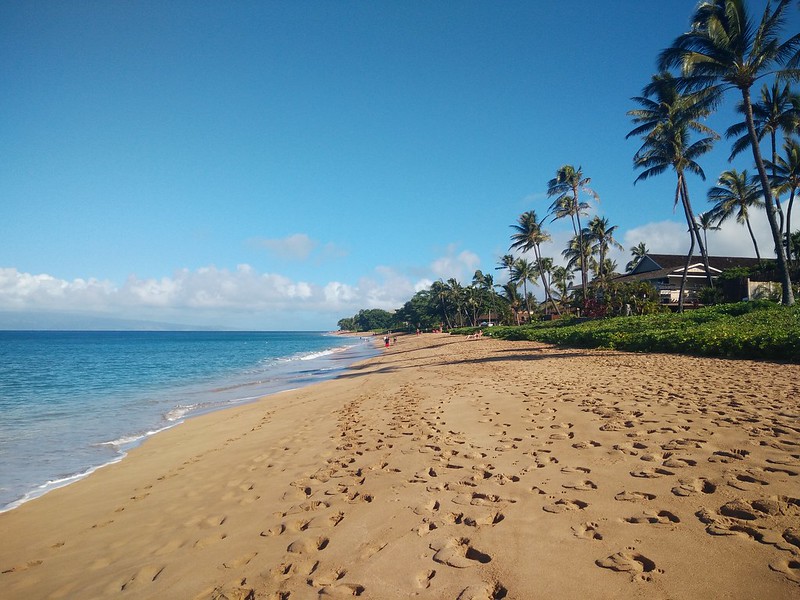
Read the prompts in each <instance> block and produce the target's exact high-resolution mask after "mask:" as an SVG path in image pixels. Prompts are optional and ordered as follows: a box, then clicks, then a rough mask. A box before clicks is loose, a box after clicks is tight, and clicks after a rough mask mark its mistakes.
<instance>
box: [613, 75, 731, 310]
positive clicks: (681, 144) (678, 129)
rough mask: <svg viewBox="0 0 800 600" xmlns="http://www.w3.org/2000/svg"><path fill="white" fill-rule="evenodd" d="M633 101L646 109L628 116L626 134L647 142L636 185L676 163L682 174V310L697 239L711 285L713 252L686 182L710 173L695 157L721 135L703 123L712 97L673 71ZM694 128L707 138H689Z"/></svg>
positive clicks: (678, 193) (638, 159)
mask: <svg viewBox="0 0 800 600" xmlns="http://www.w3.org/2000/svg"><path fill="white" fill-rule="evenodd" d="M650 96H652V98H651V97H650ZM634 101H636V102H637V103H638V104H639V105H640V106H641V108H639V109H635V110H631V111H628V115H629V116H631V117H632V119H633V122H634V123H635V124H636V127H635V128H634V129H633V130H632V131H631V132H630V133H628V135H627V136H626V137H631V136H632V135H642V137H643V143H642V146H641V147H640V148H639V150H638V151H637V152H636V154H635V155H634V157H633V163H634V166H635V167H637V168H640V169H642V171H641V172H640V173H639V175H638V176H637V177H636V179H635V181H634V184H635V183H638V182H639V181H641V180H644V179H648V178H650V177H652V176H654V175H660V174H661V173H663V172H664V171H666V170H667V169H669V168H672V170H673V171H674V172H675V174H676V175H677V178H678V182H677V187H676V189H675V204H676V205H677V204H678V202H681V204H682V206H683V212H684V216H685V217H686V224H687V226H688V228H689V242H690V243H689V251H688V252H687V255H686V267H685V268H684V275H683V278H682V279H681V289H680V295H679V299H678V309H679V310H683V291H684V289H685V287H686V275H687V273H688V270H689V265H690V264H691V259H692V254H693V252H694V246H695V242H696V243H697V245H698V246H699V247H700V253H701V254H702V256H703V260H704V263H705V270H706V277H707V279H708V282H709V286H711V285H712V282H711V270H710V268H709V265H708V252H707V251H706V248H705V245H704V244H703V240H702V239H701V237H700V232H699V227H698V225H697V222H696V221H695V218H694V211H693V209H692V204H691V201H690V199H689V187H688V185H687V184H686V173H687V172H689V173H694V174H695V175H697V176H699V177H700V178H701V179H705V173H704V172H703V169H702V168H701V167H700V165H699V164H698V163H697V160H696V159H697V158H699V157H700V156H702V155H703V154H705V153H706V152H708V151H709V150H710V149H711V147H712V146H713V144H714V141H715V140H716V139H717V138H718V137H719V136H718V135H717V134H716V133H715V132H714V131H713V130H711V129H710V128H708V127H707V126H706V125H704V124H703V123H701V122H700V119H702V118H704V117H705V116H707V115H708V114H709V111H710V109H709V106H708V102H709V96H708V95H707V94H688V95H685V94H681V93H680V92H679V91H678V88H677V85H676V80H675V78H674V77H673V76H672V75H671V74H670V73H668V72H664V73H660V74H658V75H654V76H653V78H652V81H651V83H650V84H649V85H648V86H646V87H645V88H644V90H643V95H642V96H639V97H636V98H634ZM693 131H694V132H698V133H701V134H703V135H705V137H703V138H701V139H699V140H697V141H696V142H693V143H690V137H691V132H693Z"/></svg>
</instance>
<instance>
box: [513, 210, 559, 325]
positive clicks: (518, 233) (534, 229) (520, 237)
mask: <svg viewBox="0 0 800 600" xmlns="http://www.w3.org/2000/svg"><path fill="white" fill-rule="evenodd" d="M542 223H543V220H542V221H540V220H539V218H538V217H537V216H536V211H533V210H529V211H528V212H525V213H522V214H521V215H520V216H519V219H518V220H517V222H516V223H515V224H514V225H512V226H511V228H512V229H513V230H514V233H513V234H511V248H512V249H517V250H522V251H523V252H527V251H528V250H533V254H534V256H535V257H536V264H537V265H541V264H542V250H541V245H542V244H543V243H545V242H548V241H550V234H548V233H547V232H546V231H545V230H544V229H543V228H542ZM515 265H516V263H515ZM536 271H537V272H538V273H539V275H540V277H541V280H542V287H543V288H544V293H545V301H550V303H551V304H552V306H553V308H554V309H555V311H556V313H557V314H559V315H560V314H561V311H560V310H559V308H558V305H557V304H556V303H555V300H553V297H552V295H551V294H550V286H549V285H548V283H547V278H546V277H545V274H544V272H543V271H542V270H541V269H536ZM526 294H527V290H526Z"/></svg>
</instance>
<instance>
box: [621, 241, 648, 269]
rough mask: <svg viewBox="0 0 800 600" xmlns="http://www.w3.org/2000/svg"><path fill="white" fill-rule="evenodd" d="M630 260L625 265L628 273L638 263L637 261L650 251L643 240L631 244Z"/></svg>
mask: <svg viewBox="0 0 800 600" xmlns="http://www.w3.org/2000/svg"><path fill="white" fill-rule="evenodd" d="M630 251H631V256H632V257H633V258H631V261H630V262H629V263H628V264H627V265H625V272H626V273H630V272H631V271H633V269H634V268H635V267H636V265H638V264H639V261H640V260H642V259H643V258H644V257H645V256H646V255H647V254H648V253H649V252H650V251H649V250H648V249H647V245H646V244H645V243H644V242H639V243H638V244H637V245H636V246H633V247H632V248H631V249H630Z"/></svg>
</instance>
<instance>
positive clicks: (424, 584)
mask: <svg viewBox="0 0 800 600" xmlns="http://www.w3.org/2000/svg"><path fill="white" fill-rule="evenodd" d="M434 577H436V571H435V570H433V569H432V570H430V571H425V572H424V573H420V574H419V575H417V587H418V588H421V589H423V590H427V589H428V588H429V587H431V580H432V579H433V578H434Z"/></svg>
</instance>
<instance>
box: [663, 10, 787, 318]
mask: <svg viewBox="0 0 800 600" xmlns="http://www.w3.org/2000/svg"><path fill="white" fill-rule="evenodd" d="M790 4H791V2H790V0H779V1H778V2H777V5H776V6H775V9H774V11H773V10H772V5H771V3H767V6H766V8H765V9H764V13H763V15H762V17H761V21H760V22H759V23H758V24H757V25H755V24H754V23H753V22H752V20H751V18H750V15H749V13H748V9H747V5H746V3H745V1H744V0H707V1H705V2H701V3H700V4H699V5H698V7H697V8H696V9H695V13H694V15H693V17H692V25H691V28H690V30H689V31H688V32H686V33H684V34H682V35H680V36H678V37H677V38H676V39H675V41H674V42H673V43H672V46H671V47H669V48H667V49H665V50H664V51H662V52H661V54H660V56H659V60H658V62H659V68H661V69H669V68H672V67H677V68H680V69H681V71H682V74H683V76H684V77H683V80H682V86H683V87H684V88H685V89H689V90H697V91H700V92H701V93H702V94H704V95H707V96H709V97H711V98H713V99H714V100H715V101H719V100H720V99H721V97H722V95H723V94H724V93H725V92H726V91H727V90H730V89H736V90H738V91H739V93H740V95H741V100H742V110H743V112H744V117H745V123H746V124H747V132H748V135H749V137H750V148H751V150H752V153H753V160H754V161H755V164H756V169H757V170H758V177H759V180H760V183H761V190H762V193H763V196H764V202H765V204H766V207H767V220H768V221H769V226H770V231H771V233H772V237H773V241H774V242H775V252H776V255H777V259H778V269H779V271H780V273H781V283H782V284H783V291H782V301H783V303H784V304H786V305H792V304H794V294H793V293H792V281H791V276H790V274H789V265H788V261H787V258H786V249H785V247H784V245H783V243H782V242H783V240H782V239H781V230H780V225H779V223H778V215H777V207H776V204H775V201H774V198H773V196H772V188H771V186H770V182H769V179H768V177H767V171H766V168H765V165H764V160H763V158H762V156H761V150H760V148H759V144H758V133H757V132H756V127H755V122H754V118H753V104H752V100H751V97H750V89H751V88H752V86H753V84H754V83H755V82H756V81H758V80H759V79H761V78H763V77H765V76H767V75H777V76H781V77H786V76H795V77H796V76H798V74H799V73H800V71H798V69H797V66H798V63H800V53H798V49H799V48H800V34H795V35H794V36H792V37H791V38H790V39H789V40H787V41H786V42H783V43H781V42H780V41H779V40H778V33H779V32H780V29H781V27H782V26H783V23H784V21H785V12H786V10H787V8H788V6H789V5H790Z"/></svg>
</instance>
